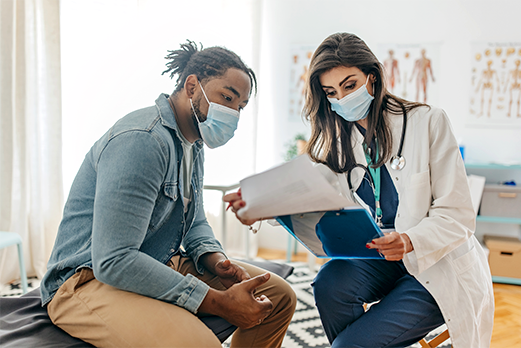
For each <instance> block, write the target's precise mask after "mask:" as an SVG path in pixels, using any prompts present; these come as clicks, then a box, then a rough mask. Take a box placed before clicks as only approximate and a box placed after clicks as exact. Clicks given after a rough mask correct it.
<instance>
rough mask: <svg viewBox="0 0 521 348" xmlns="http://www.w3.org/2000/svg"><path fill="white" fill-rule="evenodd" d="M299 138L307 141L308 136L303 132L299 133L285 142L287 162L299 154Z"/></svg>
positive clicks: (285, 158)
mask: <svg viewBox="0 0 521 348" xmlns="http://www.w3.org/2000/svg"><path fill="white" fill-rule="evenodd" d="M299 140H303V141H307V139H306V136H305V135H304V134H303V133H297V134H296V135H295V137H294V138H293V139H291V140H289V141H287V142H286V144H284V146H285V147H286V154H285V155H284V160H285V161H286V162H288V161H291V160H292V159H294V158H295V157H297V155H298V148H297V142H298V141H299Z"/></svg>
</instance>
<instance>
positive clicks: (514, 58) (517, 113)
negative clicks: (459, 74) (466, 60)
mask: <svg viewBox="0 0 521 348" xmlns="http://www.w3.org/2000/svg"><path fill="white" fill-rule="evenodd" d="M470 59H471V62H470V69H471V75H470V78H471V81H470V104H469V112H470V123H472V124H475V125H480V124H481V125H491V124H495V125H507V126H512V125H520V126H521V67H520V62H521V42H517V43H512V42H510V43H508V42H505V43H500V42H476V43H473V44H472V45H471V57H470Z"/></svg>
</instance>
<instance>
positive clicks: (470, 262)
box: [454, 246, 478, 275]
mask: <svg viewBox="0 0 521 348" xmlns="http://www.w3.org/2000/svg"><path fill="white" fill-rule="evenodd" d="M477 261H478V254H477V252H476V248H475V247H474V246H473V247H472V248H471V249H470V250H469V251H468V252H466V253H465V254H463V255H462V256H460V257H458V258H457V259H455V260H454V268H455V269H456V273H457V274H458V275H461V274H463V273H465V272H466V271H467V270H469V269H470V268H472V266H474V264H475V263H476V262H477Z"/></svg>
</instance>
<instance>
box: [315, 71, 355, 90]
mask: <svg viewBox="0 0 521 348" xmlns="http://www.w3.org/2000/svg"><path fill="white" fill-rule="evenodd" d="M353 76H355V74H351V75H348V76H347V77H346V78H345V79H343V80H342V81H340V83H339V84H338V86H340V87H341V86H342V85H343V84H344V82H346V81H347V80H349V79H350V78H351V77H353ZM322 88H333V87H331V86H322Z"/></svg>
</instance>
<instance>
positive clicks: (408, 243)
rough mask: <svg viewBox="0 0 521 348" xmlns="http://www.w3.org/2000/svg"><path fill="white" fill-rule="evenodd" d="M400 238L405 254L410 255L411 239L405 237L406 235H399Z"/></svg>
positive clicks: (411, 248) (412, 248)
mask: <svg viewBox="0 0 521 348" xmlns="http://www.w3.org/2000/svg"><path fill="white" fill-rule="evenodd" d="M400 237H401V238H402V240H403V243H404V245H405V253H406V254H407V253H410V252H411V251H413V250H414V246H413V245H412V242H411V238H409V236H408V235H407V233H400Z"/></svg>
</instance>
